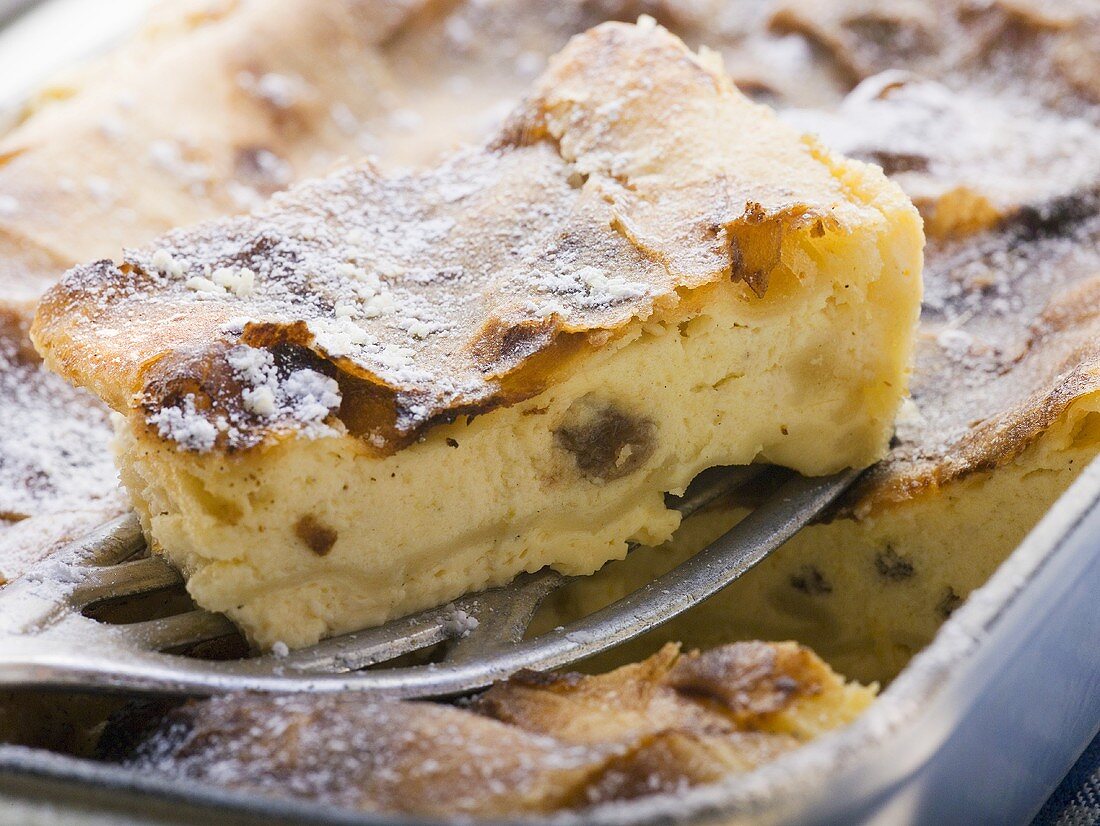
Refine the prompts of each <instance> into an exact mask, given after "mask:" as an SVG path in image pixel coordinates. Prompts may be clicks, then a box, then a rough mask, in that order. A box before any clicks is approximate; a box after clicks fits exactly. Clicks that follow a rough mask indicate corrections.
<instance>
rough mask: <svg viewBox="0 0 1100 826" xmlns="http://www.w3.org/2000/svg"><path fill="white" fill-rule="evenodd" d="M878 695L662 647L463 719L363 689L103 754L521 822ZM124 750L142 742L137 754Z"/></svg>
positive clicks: (179, 715)
mask: <svg viewBox="0 0 1100 826" xmlns="http://www.w3.org/2000/svg"><path fill="white" fill-rule="evenodd" d="M874 696H875V688H874V687H867V686H862V685H859V684H858V683H851V682H845V681H844V679H843V678H842V677H840V676H838V675H837V674H835V673H834V672H833V671H832V670H831V669H830V668H829V667H828V666H827V665H826V664H825V663H823V662H822V661H821V660H820V659H819V658H818V657H817V656H816V655H815V654H814V653H813V652H812V651H810V650H809V649H807V648H803V647H801V646H798V645H796V644H794V643H760V642H748V643H737V644H734V645H727V646H723V647H721V648H717V649H715V650H713V651H706V652H703V653H702V654H700V653H698V652H692V653H689V654H680V653H679V651H678V649H677V647H676V646H672V645H669V646H666V647H665V648H664V649H662V650H661V651H659V652H657V653H656V654H655V655H653V656H652V657H650V658H648V659H646V660H644V661H643V662H639V663H633V664H631V665H628V666H625V667H623V668H620V669H618V670H616V671H613V672H611V673H608V674H600V675H597V676H586V675H581V674H560V675H549V674H547V675H540V674H531V673H521V674H519V675H517V676H515V677H514V678H512V679H511V680H508V681H506V682H503V683H498V684H497V685H495V686H493V688H491V689H489V690H488V691H487V692H485V693H484V694H482V695H480V696H479V697H477V698H475V699H474V700H473V702H472V703H471V704H470V705H469V706H467V707H466V708H455V707H453V706H447V705H441V704H435V703H423V702H394V701H385V700H382V701H379V700H377V699H370V698H364V697H363V696H362V695H360V694H337V695H327V696H301V695H299V696H275V697H259V696H255V695H251V696H248V695H245V696H230V697H223V698H218V699H214V700H206V701H199V702H192V703H189V704H187V705H185V706H183V707H182V708H179V709H177V710H175V711H173V712H171V713H170V714H169V715H168V716H167V717H166V718H165V719H164V720H162V721H160V722H157V723H155V724H154V725H153V726H152V727H151V729H149V730H144V731H143V727H142V726H141V725H140V724H139V723H138V721H137V719H136V718H134V719H131V720H130V721H128V722H126V723H120V724H117V725H115V726H114V727H111V728H109V729H108V731H107V733H106V735H105V737H104V741H103V745H102V748H103V750H104V751H106V752H108V753H110V754H111V755H112V756H117V757H119V758H121V759H123V760H124V761H125V762H127V763H128V764H129V765H131V766H134V767H136V768H138V769H139V770H141V771H143V772H150V773H153V774H154V775H159V776H164V777H167V778H170V779H175V780H180V781H183V782H188V783H196V782H198V783H204V784H205V783H213V784H216V785H218V786H222V787H226V788H230V789H234V790H237V791H242V792H250V793H253V794H262V795H266V796H274V797H282V798H298V799H306V800H318V801H322V802H324V803H326V804H328V805H334V806H341V807H346V808H350V809H358V810H361V811H371V812H400V813H405V814H415V815H421V816H424V815H435V816H447V817H460V818H470V817H480V818H489V817H494V816H496V817H509V816H511V817H515V816H517V815H520V814H535V813H549V812H555V811H561V810H570V809H572V810H577V809H584V808H587V807H591V806H596V805H599V804H602V803H609V802H613V801H621V800H631V799H634V798H638V797H643V796H645V795H652V794H661V793H675V792H680V791H683V790H685V789H688V788H691V787H693V786H698V785H701V784H704V783H710V782H714V781H718V780H720V779H721V778H723V777H726V776H728V775H730V774H736V773H739V772H745V771H749V770H751V769H753V768H756V767H757V766H760V765H762V764H764V763H767V762H769V761H771V760H774V759H775V758H777V757H779V756H780V755H783V754H785V753H788V752H790V751H791V750H793V749H795V748H797V747H798V746H800V745H802V744H804V743H806V742H808V741H810V740H813V739H814V738H816V737H818V736H820V735H823V734H825V733H827V732H829V731H831V730H833V729H836V728H839V727H840V726H843V725H844V724H845V723H848V722H850V721H851V720H853V719H854V718H855V717H856V716H857V715H858V714H859V713H860V712H861V711H863V709H865V708H866V707H867V706H868V705H869V704H870V703H871V701H872V700H873V699H874ZM132 743H136V745H131V744H132Z"/></svg>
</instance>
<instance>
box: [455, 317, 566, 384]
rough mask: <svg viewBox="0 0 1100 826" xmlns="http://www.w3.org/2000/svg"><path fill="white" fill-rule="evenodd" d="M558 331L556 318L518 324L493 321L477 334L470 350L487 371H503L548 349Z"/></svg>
mask: <svg viewBox="0 0 1100 826" xmlns="http://www.w3.org/2000/svg"><path fill="white" fill-rule="evenodd" d="M557 327H558V322H557V321H555V320H554V318H553V317H548V318H544V319H524V320H523V321H519V322H515V323H508V322H506V321H503V320H501V319H499V318H495V317H494V318H490V319H489V320H488V321H486V322H485V324H483V325H482V327H481V329H480V330H478V332H477V333H476V334H475V336H474V338H473V341H472V342H471V345H470V350H471V352H472V353H473V355H474V358H475V360H476V361H477V364H478V366H479V367H480V368H481V369H482V370H483V371H485V372H486V373H493V372H497V371H501V370H504V369H506V368H509V367H512V366H514V365H516V364H518V363H519V362H521V361H523V360H524V359H525V358H527V357H528V356H530V355H532V354H533V353H536V352H538V351H539V350H542V349H544V348H545V347H547V346H548V345H549V344H550V342H551V341H552V340H553V338H554V333H555V331H556V329H557Z"/></svg>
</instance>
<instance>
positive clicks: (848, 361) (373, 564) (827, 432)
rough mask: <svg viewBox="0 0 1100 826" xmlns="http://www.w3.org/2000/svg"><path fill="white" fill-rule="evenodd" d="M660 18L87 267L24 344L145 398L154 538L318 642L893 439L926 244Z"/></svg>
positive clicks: (103, 384) (137, 402)
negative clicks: (463, 124) (467, 138)
mask: <svg viewBox="0 0 1100 826" xmlns="http://www.w3.org/2000/svg"><path fill="white" fill-rule="evenodd" d="M715 63H716V61H714V60H712V59H710V58H709V57H708V56H707V55H705V54H704V55H702V56H697V55H695V54H693V53H691V52H690V51H689V50H688V49H687V48H686V47H684V45H683V44H682V43H681V42H680V41H679V40H677V39H676V38H675V37H673V36H672V35H670V34H669V33H667V32H666V31H664V30H663V29H661V28H659V27H656V26H655V25H653V24H652V22H645V21H644V22H643V23H642V24H640V25H639V26H628V25H623V24H606V25H603V26H600V27H599V28H597V29H594V30H592V31H591V32H589V33H587V34H585V35H582V36H580V37H578V38H576V39H575V40H574V41H573V42H572V43H571V44H570V45H569V46H568V47H567V48H566V49H565V50H564V51H563V52H562V53H561V54H560V55H559V56H558V57H557V58H556V59H555V60H554V61H553V62H552V64H551V66H550V68H549V69H548V71H547V72H546V74H545V75H544V76H543V77H542V78H541V80H540V81H539V82H538V83H537V84H536V86H535V88H534V90H533V92H532V94H531V95H530V96H529V98H528V99H527V101H526V102H525V104H524V105H523V106H522V107H521V108H520V109H519V110H518V111H517V112H516V113H515V114H514V116H513V117H512V118H511V119H510V121H509V123H508V125H507V127H506V128H505V129H504V130H503V132H502V134H501V135H499V136H498V138H496V139H495V140H494V141H493V142H491V143H490V144H489V145H487V146H486V147H483V148H477V149H470V150H466V151H463V152H460V153H458V154H456V155H454V156H451V157H450V158H449V159H447V160H446V161H444V162H443V163H441V164H440V165H439V166H437V167H436V168H434V169H431V170H428V171H415V172H414V171H391V172H386V171H382V170H380V169H378V168H376V166H374V165H372V164H370V163H364V164H362V165H359V166H355V167H352V168H348V169H345V170H343V171H341V172H338V173H336V174H334V175H332V176H331V177H328V178H325V179H322V180H318V181H314V182H311V183H307V184H304V185H302V186H299V187H297V188H296V189H294V190H292V191H291V192H290V193H288V194H286V195H280V196H276V197H275V198H274V199H273V200H272V201H271V202H270V203H269V205H267V206H266V207H264V208H261V209H260V210H258V211H257V212H255V213H253V215H251V216H249V217H245V218H235V219H229V220H222V221H216V222H212V223H207V224H203V225H200V226H198V227H196V228H194V229H189V230H184V231H177V232H174V233H170V234H169V235H167V236H165V237H164V238H162V239H161V241H160V242H159V243H158V244H155V245H152V246H150V247H149V248H147V249H144V250H139V251H131V252H129V253H127V254H126V256H124V259H123V260H122V261H121V262H120V263H118V264H115V263H112V262H110V261H100V262H98V263H95V264H90V265H88V266H84V267H79V268H77V269H75V270H74V271H72V272H71V273H69V274H68V275H67V276H66V278H65V279H64V280H63V282H62V283H61V284H60V285H59V286H58V287H56V288H54V289H53V290H52V291H51V292H50V293H49V294H48V295H47V297H46V299H45V301H44V302H43V304H42V306H41V308H40V310H39V314H38V317H37V319H36V324H35V329H34V336H35V340H36V343H37V346H38V347H39V349H40V350H41V351H42V353H43V354H44V355H45V357H46V359H47V361H48V363H49V364H50V365H51V366H52V367H53V368H54V369H56V370H58V371H60V372H61V373H63V374H64V375H66V376H67V377H69V378H70V379H72V380H73V381H74V382H76V383H78V384H81V385H83V386H86V387H88V388H90V389H92V390H93V391H94V392H95V393H97V394H98V395H99V396H101V397H102V398H103V399H104V400H105V401H106V402H107V403H108V404H110V405H111V406H112V407H113V408H114V409H116V410H117V411H119V412H120V413H122V414H123V416H124V417H125V424H124V425H123V426H122V428H121V432H120V440H119V441H120V465H121V475H122V478H123V481H124V483H125V485H126V487H127V489H128V491H129V493H130V495H131V497H132V498H133V501H134V503H135V506H136V507H137V509H138V511H139V513H140V514H141V517H142V520H143V522H144V525H145V529H146V531H147V533H148V535H149V537H150V539H151V541H152V544H153V547H154V548H155V549H156V550H158V551H159V552H162V553H165V554H167V555H168V557H169V558H170V559H171V560H172V561H173V562H175V563H176V564H177V565H178V566H179V567H180V568H181V569H182V570H183V571H184V573H185V574H186V576H187V577H188V588H189V590H190V592H191V594H192V595H193V597H194V598H195V600H196V601H197V602H198V603H199V604H200V605H202V606H204V607H206V608H209V609H212V610H216V611H224V612H226V613H227V614H229V616H231V617H232V618H233V619H234V620H235V621H237V622H238V623H239V624H240V625H241V626H242V627H243V628H244V630H245V631H246V632H247V633H248V635H249V636H250V638H251V639H252V640H253V641H254V642H255V643H257V644H258V645H260V646H270V645H272V644H273V643H275V642H276V641H283V642H285V643H286V644H288V645H291V646H297V645H303V644H308V643H311V642H313V641H315V640H317V639H319V638H320V637H322V636H325V635H328V634H332V633H336V632H340V631H346V630H351V629H355V628H359V627H363V626H367V625H370V624H373V623H378V622H382V621H384V620H386V619H388V618H391V617H394V616H398V615H401V614H404V613H407V612H410V611H414V610H417V609H420V608H424V607H427V606H430V605H434V604H439V603H442V602H446V601H447V600H450V599H453V598H455V597H457V596H458V595H460V594H462V593H464V592H467V591H470V590H474V589H479V588H483V587H485V586H489V585H495V584H500V583H503V582H506V581H508V580H509V579H510V578H511V577H513V576H514V575H515V574H517V573H518V572H520V571H524V570H536V569H538V568H541V567H543V566H545V565H552V566H553V567H555V568H557V569H559V570H561V571H563V572H565V573H569V574H585V573H590V572H592V571H594V570H596V569H597V568H599V567H600V566H601V565H602V564H603V563H604V562H606V561H607V560H609V559H612V558H616V557H621V556H622V555H623V554H624V553H625V551H626V548H627V543H628V542H630V541H640V542H648V543H655V542H660V541H662V540H664V539H666V538H667V537H668V536H669V535H670V534H671V533H672V531H673V530H674V529H675V528H676V526H677V524H678V522H679V516H678V514H677V513H676V512H675V511H672V510H669V509H667V508H666V507H665V502H664V493H665V492H666V491H680V490H682V489H683V488H684V487H685V486H686V485H687V484H688V482H689V481H690V480H691V478H692V477H693V476H694V475H695V474H696V473H698V472H699V471H700V470H702V469H704V468H706V467H709V466H712V465H728V464H742V463H748V462H753V461H762V462H774V463H779V464H784V465H788V466H790V467H792V468H795V469H796V470H799V471H801V472H803V473H807V474H824V473H830V472H833V471H836V470H839V469H841V468H844V467H849V466H864V465H867V464H870V463H872V462H873V461H875V460H876V459H877V458H879V457H880V456H882V455H883V453H884V452H885V450H886V447H887V443H888V441H889V439H890V435H891V433H892V431H893V420H894V415H895V413H896V411H897V409H898V405H899V403H900V401H901V399H902V397H903V396H904V394H905V391H906V385H907V381H908V371H909V363H910V358H911V354H912V347H913V333H914V324H915V321H916V317H917V312H918V304H919V298H920V271H921V247H922V233H921V224H920V218H919V216H918V215H917V213H916V211H915V209H914V208H913V207H912V205H911V203H910V202H909V201H908V199H907V198H906V197H905V196H904V195H903V194H902V192H901V190H900V189H898V188H897V186H895V185H894V184H892V183H890V182H888V181H887V180H886V179H885V177H884V176H883V175H882V174H881V172H879V171H878V170H877V169H875V168H873V167H870V166H865V165H863V164H860V163H857V162H850V161H846V160H844V159H842V158H839V157H837V156H834V155H831V154H829V153H828V152H827V151H825V150H824V149H822V148H821V147H820V146H819V145H818V144H817V143H815V142H814V141H812V140H810V139H808V138H804V137H801V136H800V135H799V134H798V133H797V132H794V131H792V130H791V129H790V128H789V127H787V126H784V125H783V124H781V123H779V122H778V121H777V120H776V119H775V118H774V116H773V115H772V113H771V112H770V111H769V110H767V109H766V108H764V107H761V106H759V105H757V104H753V103H752V102H750V101H749V100H748V99H746V98H745V97H743V96H742V95H741V94H740V93H739V92H738V91H737V89H736V88H735V87H734V86H733V85H732V83H731V82H730V81H729V80H728V78H727V77H726V76H725V75H724V74H723V72H722V71H721V69H720V67H719V66H717V65H715Z"/></svg>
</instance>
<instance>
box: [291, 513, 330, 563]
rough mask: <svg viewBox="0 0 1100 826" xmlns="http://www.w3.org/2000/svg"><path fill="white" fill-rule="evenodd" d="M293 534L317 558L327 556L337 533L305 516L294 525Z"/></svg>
mask: <svg viewBox="0 0 1100 826" xmlns="http://www.w3.org/2000/svg"><path fill="white" fill-rule="evenodd" d="M294 533H295V534H296V535H297V536H298V538H299V539H300V540H302V541H303V542H304V543H305V544H306V547H307V548H309V549H310V550H311V551H313V552H314V553H315V554H317V556H327V555H328V552H329V551H331V550H332V546H333V545H335V544H336V539H337V533H336V531H334V530H333V529H332V528H329V527H326V526H325V525H322V524H321V523H320V522H318V521H317V520H316V519H315V518H314V517H313V515H312V514H306V515H305V516H303V517H302V518H301V519H299V520H298V521H297V522H296V523H295V524H294Z"/></svg>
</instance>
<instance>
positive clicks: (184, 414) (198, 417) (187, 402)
mask: <svg viewBox="0 0 1100 826" xmlns="http://www.w3.org/2000/svg"><path fill="white" fill-rule="evenodd" d="M146 421H147V422H148V423H149V424H151V425H155V426H156V428H157V433H158V434H160V437H161V438H162V439H167V440H169V441H173V442H175V443H176V444H177V445H179V449H180V450H194V451H197V452H199V453H203V452H206V451H209V450H213V448H214V443H215V441H216V440H217V438H218V430H217V428H216V427H215V426H214V425H213V424H212V423H211V422H209V421H208V420H207V419H206V418H205V417H204V416H203V415H202V414H200V413H199V412H198V411H197V410H196V409H195V396H194V394H191V393H189V394H188V395H186V396H184V398H183V401H182V402H181V403H180V404H179V405H178V406H176V407H165V408H162V409H160V410H158V411H157V412H156V413H152V414H150V415H149V416H148V417H147V419H146Z"/></svg>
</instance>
